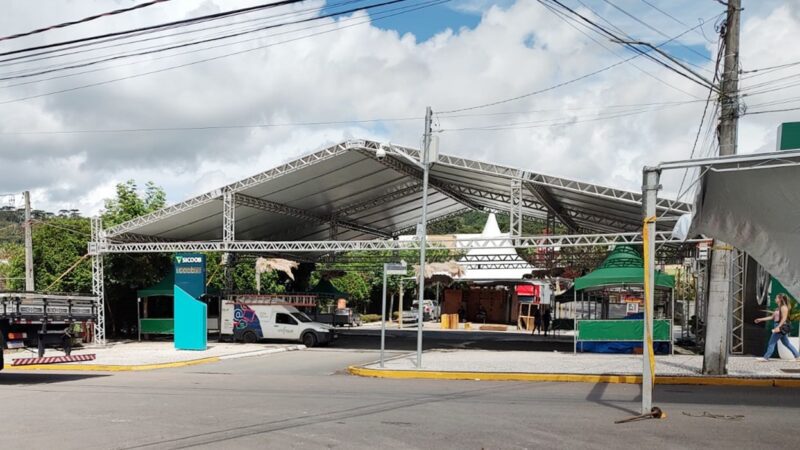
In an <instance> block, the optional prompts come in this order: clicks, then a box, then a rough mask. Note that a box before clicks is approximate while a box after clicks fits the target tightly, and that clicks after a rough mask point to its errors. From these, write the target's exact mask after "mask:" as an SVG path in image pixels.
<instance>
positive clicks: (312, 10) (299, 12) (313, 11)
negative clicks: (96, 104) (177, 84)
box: [0, 0, 367, 77]
mask: <svg viewBox="0 0 800 450" xmlns="http://www.w3.org/2000/svg"><path fill="white" fill-rule="evenodd" d="M365 1H367V0H347V1H344V2H339V3H331V4H326V5H325V6H322V7H315V8H306V9H303V10H296V11H291V12H283V13H279V14H271V15H268V16H266V17H258V18H255V19H248V20H244V21H238V22H234V23H227V24H221V25H215V26H213V27H204V28H200V29H196V30H192V29H190V30H185V31H179V32H176V33H171V34H167V35H161V36H152V37H147V38H144V39H137V40H128V41H126V42H120V43H116V44H112V45H106V46H99V47H98V46H95V47H92V48H89V49H79V50H76V51H72V52H66V53H59V54H55V55H49V56H43V57H41V58H32V59H27V60H25V61H17V62H8V63H5V64H0V66H8V65H19V64H26V63H30V62H33V61H40V60H47V59H53V58H61V57H64V56H70V55H76V54H82V53H94V52H97V51H99V50H103V49H108V48H114V47H123V46H130V45H133V44H136V43H140V42H147V41H152V40H164V39H170V38H173V37H175V36H180V35H184V34H192V33H198V32H201V31H206V30H210V29H216V28H230V27H234V26H236V25H241V24H243V23H249V22H260V23H264V22H272V23H274V22H276V20H275V19H278V18H281V17H302V16H307V15H309V14H317V13H319V12H320V11H323V10H326V9H329V10H332V9H333V8H336V7H339V6H344V5H348V4H353V3H363V2H365ZM260 26H261V25H257V26H249V27H237V28H235V29H233V30H228V31H223V32H219V33H210V34H206V35H202V36H198V37H196V38H190V39H185V40H179V41H175V42H171V43H170V42H166V43H159V44H156V45H151V46H145V47H140V48H138V49H130V50H124V51H122V52H121V53H112V54H106V55H97V56H92V57H89V58H83V59H78V60H73V61H68V62H63V63H55V64H47V65H43V66H39V67H35V68H28V69H22V70H16V71H11V72H7V73H3V74H0V76H2V77H10V76H13V75H25V74H30V73H32V72H39V71H47V70H49V69H54V68H64V67H65V66H70V65H76V64H81V63H84V62H91V61H97V60H98V59H100V58H106V57H110V56H121V55H126V54H128V53H126V52H130V51H144V50H153V49H161V48H165V47H166V46H167V45H176V44H191V43H195V42H198V39H205V38H209V37H218V36H226V35H228V33H231V31H234V32H239V31H249V32H256V31H259V30H260V28H258V27H260ZM149 34H154V33H149ZM239 42H249V40H245V41H239ZM76 47H77V48H80V47H81V46H76ZM211 48H216V47H211ZM69 49H71V48H69ZM69 49H64V50H69ZM12 59H14V58H12Z"/></svg>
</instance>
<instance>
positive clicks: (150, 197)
mask: <svg viewBox="0 0 800 450" xmlns="http://www.w3.org/2000/svg"><path fill="white" fill-rule="evenodd" d="M116 193H117V195H116V197H115V198H111V199H106V201H105V210H104V211H103V214H102V218H103V226H104V227H106V228H108V227H113V226H115V225H119V224H121V223H123V222H127V221H129V220H132V219H135V218H137V217H141V216H144V215H145V214H149V213H151V212H153V211H156V210H158V209H161V208H163V207H164V205H166V201H167V195H166V193H165V192H164V189H162V188H161V187H159V186H156V185H155V184H154V183H153V182H152V181H149V182H147V184H145V187H144V191H143V192H139V187H138V186H137V184H136V181H134V180H128V181H126V182H125V183H119V184H117V192H116Z"/></svg>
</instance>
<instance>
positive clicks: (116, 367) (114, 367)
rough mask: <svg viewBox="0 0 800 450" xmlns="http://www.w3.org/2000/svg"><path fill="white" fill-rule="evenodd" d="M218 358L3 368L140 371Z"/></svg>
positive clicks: (191, 364)
mask: <svg viewBox="0 0 800 450" xmlns="http://www.w3.org/2000/svg"><path fill="white" fill-rule="evenodd" d="M219 360H220V359H219V358H218V357H216V356H214V357H210V358H201V359H192V360H189V361H178V362H170V363H161V364H141V365H138V366H126V365H114V364H35V365H30V366H18V367H14V366H7V367H6V369H5V370H7V371H9V372H16V371H20V372H22V371H29V370H67V371H79V372H140V371H145V370H157V369H170V368H174V367H186V366H196V365H198V364H208V363H212V362H217V361H219Z"/></svg>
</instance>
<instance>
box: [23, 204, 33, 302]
mask: <svg viewBox="0 0 800 450" xmlns="http://www.w3.org/2000/svg"><path fill="white" fill-rule="evenodd" d="M22 195H23V197H25V290H26V291H28V292H33V291H34V290H35V289H36V288H35V286H34V284H33V235H32V233H31V193H30V192H29V191H25V192H23V193H22Z"/></svg>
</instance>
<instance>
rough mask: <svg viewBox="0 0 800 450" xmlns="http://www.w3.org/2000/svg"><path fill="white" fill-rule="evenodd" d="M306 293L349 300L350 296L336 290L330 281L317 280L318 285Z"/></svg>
mask: <svg viewBox="0 0 800 450" xmlns="http://www.w3.org/2000/svg"><path fill="white" fill-rule="evenodd" d="M308 292H310V293H312V294H317V295H320V296H325V297H334V298H350V294H348V293H346V292H342V291H340V290H339V289H336V286H334V285H333V283H331V281H330V280H325V279H322V280H319V283H317V285H316V286H314V287H313V288H311V289H309V290H308Z"/></svg>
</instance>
